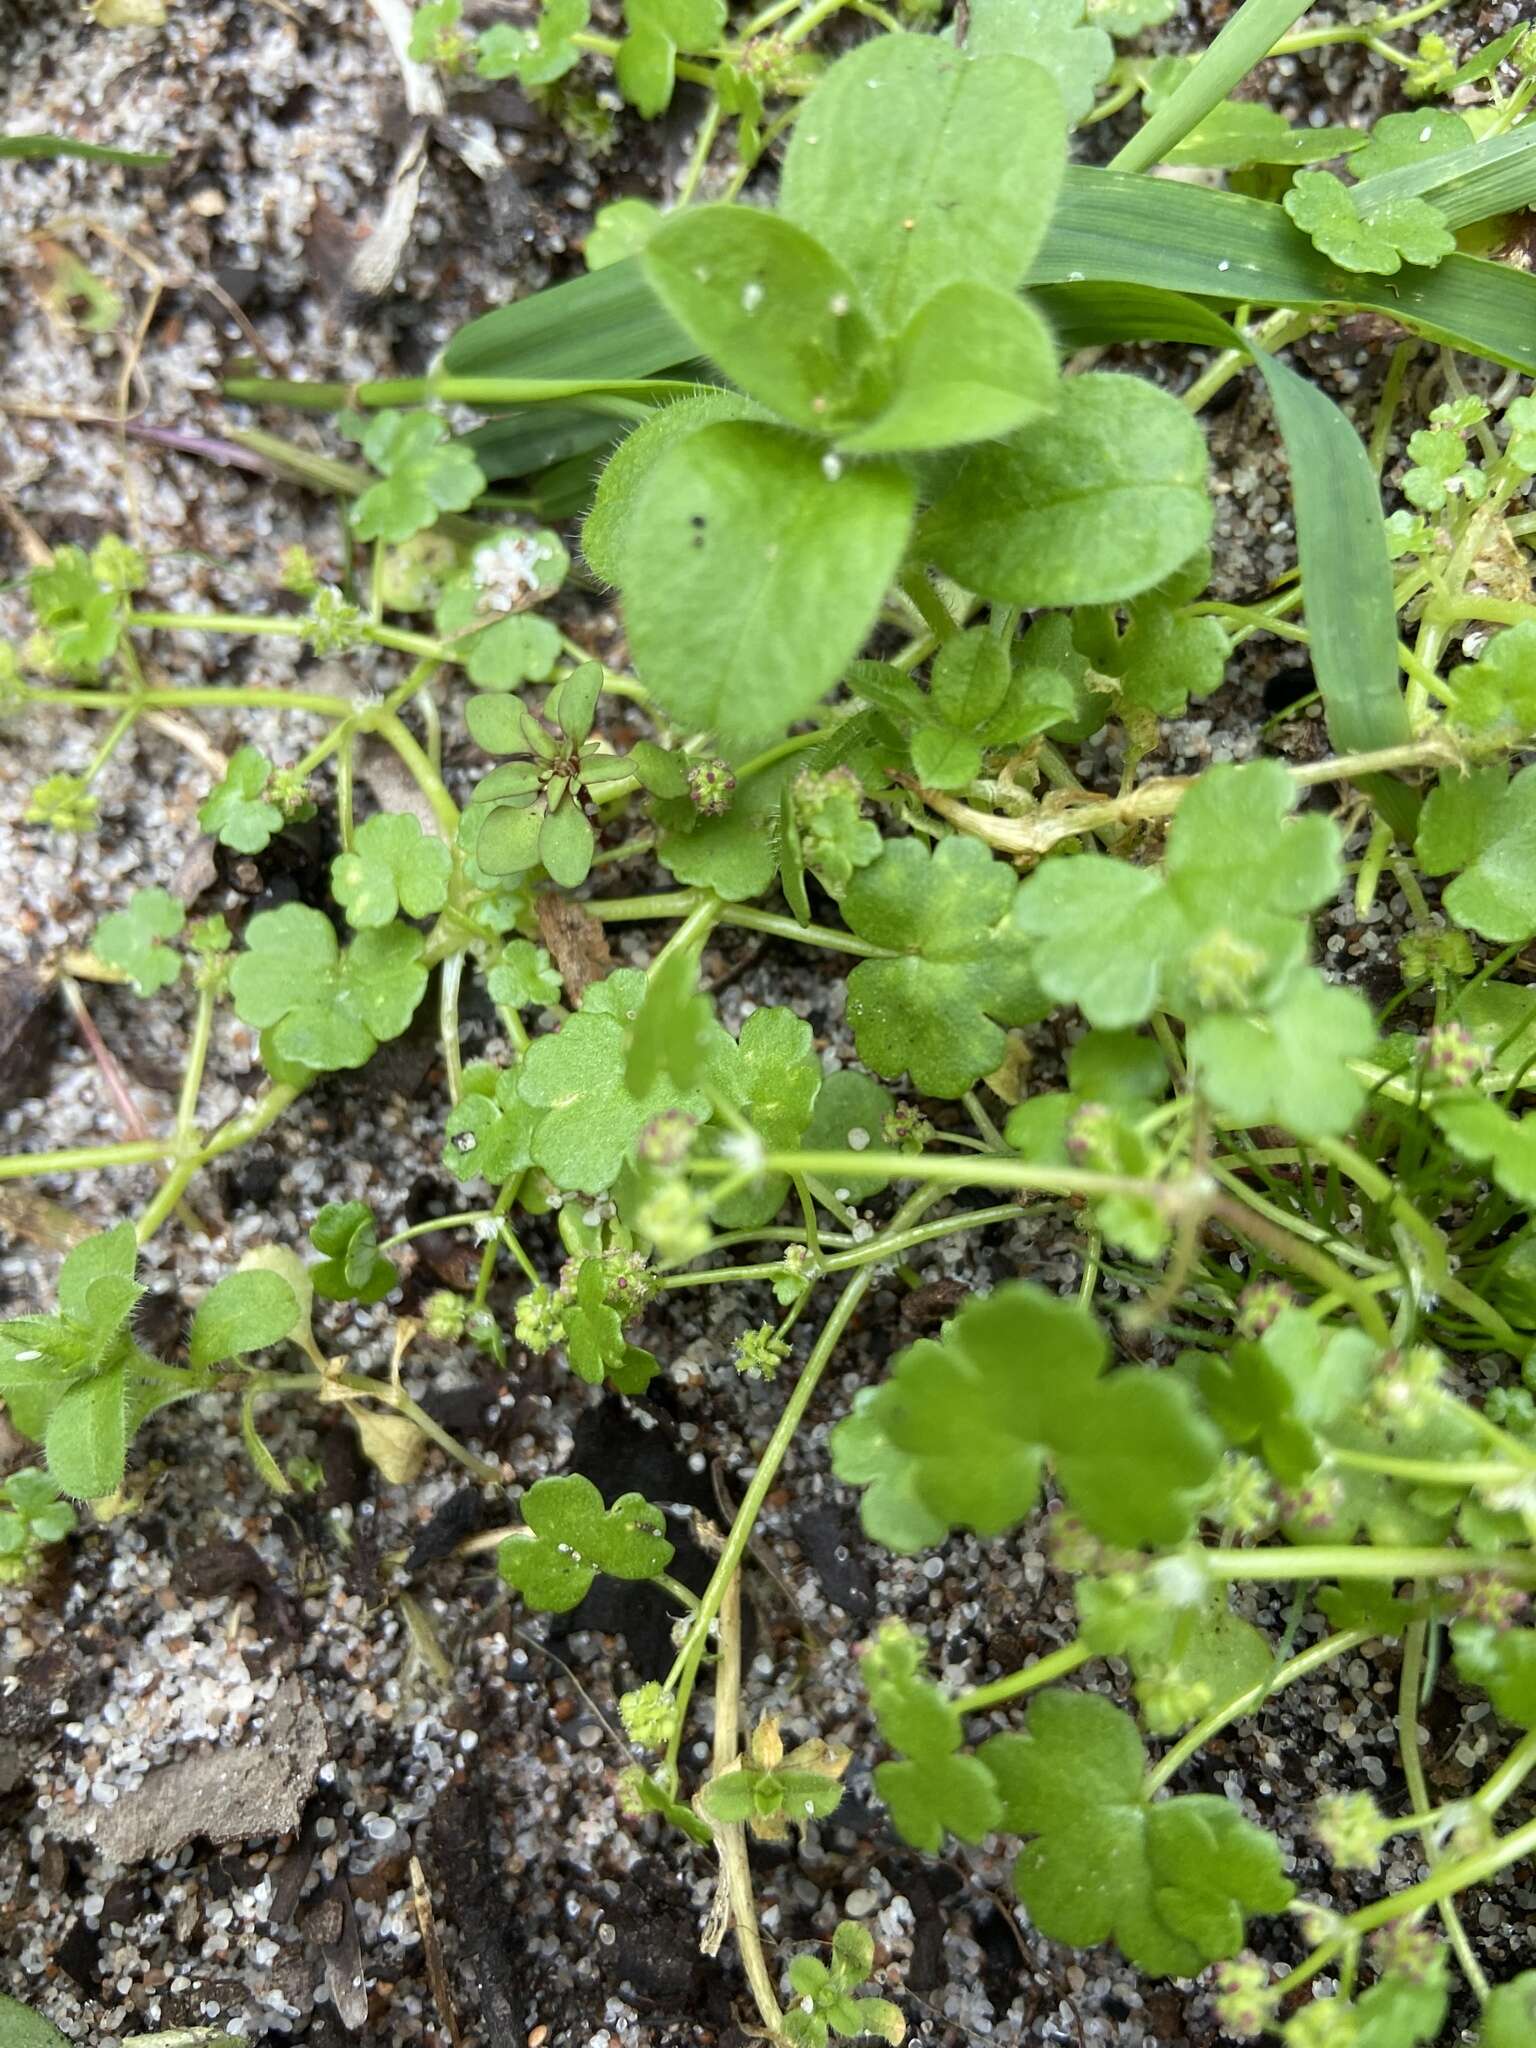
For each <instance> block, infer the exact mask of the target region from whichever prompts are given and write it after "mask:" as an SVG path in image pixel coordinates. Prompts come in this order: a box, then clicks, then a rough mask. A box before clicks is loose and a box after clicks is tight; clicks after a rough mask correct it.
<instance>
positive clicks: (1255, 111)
mask: <svg viewBox="0 0 1536 2048" xmlns="http://www.w3.org/2000/svg"><path fill="white" fill-rule="evenodd" d="M1155 103H1156V101H1155V97H1154V95H1152V94H1150V93H1149V94H1147V95H1146V96H1145V99H1144V102H1143V104H1144V105H1145V106H1146V107H1147V109H1148V111H1149V112H1150V111H1151V110H1152V108H1153V106H1154V104H1155ZM1410 118H1411V116H1410ZM1360 147H1361V138H1360V136H1359V135H1358V133H1357V132H1356V131H1355V130H1354V129H1353V128H1293V127H1292V126H1291V124H1290V122H1289V121H1287V120H1286V119H1285V117H1284V115H1283V114H1279V113H1277V112H1276V111H1275V109H1274V108H1273V107H1267V106H1264V105H1263V104H1262V103H1261V102H1260V101H1258V100H1223V101H1222V102H1221V104H1220V105H1219V106H1215V107H1212V109H1211V111H1210V112H1209V113H1208V114H1207V115H1206V116H1205V118H1204V120H1202V121H1201V123H1200V125H1199V126H1198V127H1197V128H1192V129H1191V130H1190V132H1189V133H1188V134H1187V135H1186V136H1185V137H1184V139H1183V141H1182V142H1179V143H1176V144H1175V145H1174V147H1173V148H1172V149H1170V150H1169V152H1168V154H1167V156H1166V157H1165V159H1164V161H1165V162H1166V163H1170V164H1189V165H1192V166H1195V167H1196V168H1199V169H1205V170H1230V171H1236V170H1244V169H1246V168H1247V167H1248V166H1249V165H1250V164H1314V163H1322V162H1323V161H1324V160H1325V159H1327V158H1328V157H1336V156H1343V155H1345V154H1347V153H1348V152H1349V151H1351V150H1357V149H1359V148H1360ZM1358 165H1359V159H1358V158H1357V159H1356V161H1355V163H1354V164H1352V165H1351V169H1357V168H1358Z"/></svg>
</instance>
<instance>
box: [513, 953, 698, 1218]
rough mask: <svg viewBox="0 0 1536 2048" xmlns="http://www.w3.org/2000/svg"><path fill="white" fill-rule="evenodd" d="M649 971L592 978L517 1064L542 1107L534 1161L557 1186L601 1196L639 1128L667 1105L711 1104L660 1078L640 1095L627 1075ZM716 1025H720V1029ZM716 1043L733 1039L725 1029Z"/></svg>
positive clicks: (691, 1109) (522, 1088) (530, 1098)
mask: <svg viewBox="0 0 1536 2048" xmlns="http://www.w3.org/2000/svg"><path fill="white" fill-rule="evenodd" d="M645 985H646V984H645V976H644V975H643V974H641V973H638V972H637V971H636V970H635V969H634V968H620V969H618V970H617V971H616V972H615V973H613V974H610V975H609V976H608V977H607V978H606V980H604V981H599V982H594V983H593V984H592V986H591V987H590V988H589V989H588V990H587V992H586V994H585V995H584V996H583V998H582V1004H581V1008H580V1010H579V1011H578V1012H577V1013H576V1015H575V1016H574V1017H569V1018H567V1019H566V1021H565V1023H564V1024H562V1025H561V1027H560V1029H559V1030H558V1031H554V1032H550V1033H548V1034H547V1035H546V1036H544V1037H542V1038H536V1039H535V1040H534V1042H533V1044H532V1045H531V1046H530V1047H529V1048H528V1051H527V1052H526V1053H525V1054H524V1055H523V1059H522V1062H521V1064H520V1065H519V1067H518V1069H517V1075H518V1092H519V1093H520V1094H521V1096H522V1098H523V1100H524V1101H525V1102H527V1103H529V1104H531V1105H532V1107H533V1108H535V1109H540V1110H542V1111H543V1112H544V1114H543V1115H542V1116H541V1117H540V1119H539V1122H538V1126H537V1129H536V1130H535V1132H534V1136H533V1142H532V1147H531V1149H532V1153H533V1163H534V1164H535V1165H536V1166H540V1167H542V1168H543V1169H544V1171H545V1172H546V1173H547V1174H548V1175H549V1177H550V1179H551V1180H553V1181H554V1183H555V1185H556V1187H561V1188H579V1189H581V1190H582V1191H583V1192H585V1193H587V1194H601V1193H602V1191H603V1190H604V1189H605V1188H607V1187H610V1186H611V1185H612V1184H613V1182H614V1180H615V1179H617V1177H618V1174H619V1170H620V1168H621V1167H622V1166H623V1165H624V1162H625V1160H626V1158H627V1157H628V1156H629V1148H630V1146H631V1145H632V1144H633V1142H634V1140H635V1138H636V1136H637V1135H638V1133H639V1132H640V1130H641V1129H642V1128H643V1127H644V1126H645V1125H646V1124H648V1123H649V1122H650V1120H651V1119H652V1117H654V1116H659V1115H660V1113H661V1112H662V1111H663V1110H664V1109H685V1110H687V1111H688V1113H689V1114H690V1115H693V1116H698V1117H701V1118H702V1117H703V1116H704V1115H706V1114H707V1112H708V1103H707V1102H706V1101H705V1099H704V1098H703V1097H701V1096H698V1095H694V1094H691V1093H688V1092H680V1091H679V1090H678V1089H676V1088H675V1087H674V1086H673V1085H672V1084H671V1083H670V1082H667V1081H665V1080H659V1081H657V1083H656V1084H655V1086H653V1087H652V1088H650V1089H648V1090H647V1091H646V1093H645V1094H643V1095H635V1094H633V1093H631V1091H630V1089H629V1087H628V1085H627V1083H626V1081H625V1068H626V1065H627V1060H628V1044H629V1032H630V1028H631V1027H632V1025H633V1023H634V1021H635V1018H636V1017H637V1015H638V1014H639V1010H640V1005H641V1002H642V1001H643V999H644V996H645ZM717 1028H718V1027H717ZM719 1042H720V1043H721V1044H722V1045H728V1044H729V1040H728V1039H727V1038H726V1034H725V1033H724V1032H723V1031H721V1032H720V1034H719Z"/></svg>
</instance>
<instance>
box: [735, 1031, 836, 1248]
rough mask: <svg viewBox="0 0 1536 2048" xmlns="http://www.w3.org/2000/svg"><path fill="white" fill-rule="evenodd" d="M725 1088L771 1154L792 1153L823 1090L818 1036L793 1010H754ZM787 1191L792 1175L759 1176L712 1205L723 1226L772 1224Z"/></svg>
mask: <svg viewBox="0 0 1536 2048" xmlns="http://www.w3.org/2000/svg"><path fill="white" fill-rule="evenodd" d="M727 1092H728V1093H729V1095H730V1098H731V1100H732V1102H733V1103H734V1105H735V1107H736V1108H737V1109H738V1110H739V1111H740V1112H741V1114H742V1115H743V1116H745V1117H746V1119H747V1121H748V1123H749V1124H750V1125H751V1126H752V1128H753V1130H754V1131H756V1133H757V1135H758V1137H759V1138H760V1139H761V1140H762V1143H763V1148H764V1150H765V1151H769V1152H786V1151H792V1150H793V1149H794V1147H795V1146H797V1145H798V1144H799V1143H800V1142H801V1140H802V1138H803V1137H804V1136H805V1132H806V1128H807V1126H808V1125H809V1123H810V1120H811V1114H812V1111H813V1110H814V1108H815V1105H816V1098H817V1096H818V1094H819V1093H820V1092H821V1061H820V1060H819V1059H818V1058H817V1057H816V1052H815V1034H814V1033H813V1032H812V1030H811V1027H810V1025H809V1024H807V1023H806V1022H805V1020H804V1018H803V1017H797V1016H796V1015H795V1013H794V1012H793V1010H782V1009H766V1010H754V1011H753V1013H752V1015H751V1016H750V1017H749V1018H748V1019H747V1021H746V1022H745V1024H743V1025H742V1027H741V1036H740V1039H739V1040H738V1043H737V1057H736V1061H735V1064H734V1072H733V1073H732V1074H731V1079H730V1081H729V1082H728V1084H727ZM788 1192H789V1179H788V1176H787V1175H785V1174H781V1173H775V1174H764V1175H761V1176H760V1177H759V1178H758V1179H757V1181H755V1182H754V1184H753V1185H752V1186H751V1187H747V1188H742V1189H740V1190H739V1191H738V1192H737V1193H736V1194H734V1195H728V1196H727V1197H726V1198H725V1199H724V1200H723V1201H720V1202H717V1203H716V1204H715V1206H714V1210H713V1212H712V1213H713V1215H714V1218H715V1221H716V1222H717V1223H718V1224H719V1225H720V1226H721V1228H722V1229H725V1230H751V1229H754V1228H756V1227H757V1226H758V1225H760V1224H763V1223H768V1222H771V1220H772V1219H773V1217H774V1216H775V1215H777V1213H778V1210H779V1207H780V1205H781V1204H782V1202H783V1200H784V1197H785V1196H786V1194H788Z"/></svg>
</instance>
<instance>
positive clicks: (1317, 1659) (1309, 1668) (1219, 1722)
mask: <svg viewBox="0 0 1536 2048" xmlns="http://www.w3.org/2000/svg"><path fill="white" fill-rule="evenodd" d="M1370 1640H1371V1632H1370V1630H1369V1629H1365V1628H1351V1629H1341V1630H1340V1631H1339V1633H1338V1634H1337V1635H1331V1636H1324V1638H1323V1640H1322V1641H1321V1642H1320V1643H1313V1644H1312V1645H1311V1646H1310V1647H1309V1648H1307V1649H1305V1650H1301V1651H1299V1652H1298V1653H1297V1655H1296V1656H1294V1657H1292V1658H1291V1659H1290V1660H1289V1661H1288V1662H1287V1663H1284V1664H1282V1665H1281V1666H1280V1669H1279V1670H1278V1671H1272V1672H1270V1673H1268V1674H1267V1675H1266V1676H1265V1677H1263V1678H1261V1679H1260V1680H1259V1681H1258V1683H1257V1684H1255V1685H1250V1686H1247V1687H1245V1688H1244V1690H1243V1691H1242V1692H1239V1693H1234V1694H1233V1696H1232V1698H1231V1699H1229V1700H1223V1701H1222V1703H1221V1705H1220V1706H1219V1707H1213V1708H1212V1709H1211V1711H1210V1712H1209V1713H1208V1714H1206V1715H1205V1716H1204V1717H1203V1718H1202V1719H1201V1720H1199V1721H1197V1722H1196V1723H1195V1725H1194V1727H1193V1728H1191V1729H1190V1730H1189V1731H1188V1732H1187V1733H1186V1734H1184V1735H1181V1736H1180V1737H1179V1739H1178V1741H1177V1742H1176V1743H1175V1744H1174V1745H1173V1747H1172V1749H1170V1750H1169V1751H1167V1753H1166V1754H1165V1755H1164V1756H1162V1757H1160V1758H1159V1760H1158V1761H1157V1763H1155V1764H1154V1765H1153V1766H1152V1769H1151V1770H1150V1771H1148V1773H1147V1781H1146V1796H1147V1797H1148V1798H1149V1799H1150V1798H1151V1797H1152V1795H1153V1793H1154V1792H1160V1791H1161V1790H1162V1789H1163V1787H1164V1786H1165V1785H1166V1784H1167V1783H1168V1781H1169V1780H1170V1779H1171V1778H1173V1777H1176V1776H1177V1774H1178V1773H1179V1772H1180V1771H1181V1770H1183V1768H1184V1766H1185V1764H1187V1763H1188V1762H1189V1760H1190V1758H1191V1757H1192V1756H1193V1755H1194V1754H1195V1753H1196V1751H1197V1750H1200V1749H1203V1748H1204V1747H1205V1745H1206V1743H1208V1742H1209V1741H1210V1739H1211V1737H1212V1736H1213V1735H1219V1734H1220V1732H1221V1730H1222V1729H1223V1728H1225V1727H1227V1726H1228V1725H1229V1723H1231V1722H1233V1721H1240V1720H1241V1719H1242V1717H1243V1716H1244V1715H1245V1714H1251V1713H1252V1712H1253V1710H1254V1709H1255V1707H1258V1706H1261V1705H1262V1704H1263V1702H1264V1701H1265V1700H1267V1699H1268V1698H1269V1696H1270V1695H1271V1693H1277V1692H1281V1691H1283V1690H1284V1688H1285V1687H1286V1686H1288V1685H1294V1684H1295V1683H1296V1681H1297V1680H1298V1679H1299V1678H1309V1677H1310V1676H1311V1675H1312V1673H1313V1672H1314V1671H1320V1670H1321V1669H1322V1667H1323V1666H1324V1665H1325V1664H1331V1663H1333V1661H1334V1659H1335V1658H1337V1657H1347V1656H1348V1655H1349V1653H1350V1651H1351V1650H1358V1649H1359V1648H1360V1646H1361V1644H1362V1643H1368V1642H1370Z"/></svg>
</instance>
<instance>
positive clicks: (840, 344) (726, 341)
mask: <svg viewBox="0 0 1536 2048" xmlns="http://www.w3.org/2000/svg"><path fill="white" fill-rule="evenodd" d="M642 260H643V262H644V265H645V274H646V276H647V277H648V278H649V279H650V281H651V286H652V289H653V290H654V291H655V292H656V295H657V297H658V298H659V299H660V300H661V302H662V304H663V305H664V306H665V307H666V308H667V310H668V311H669V312H670V313H671V314H672V315H673V317H674V318H675V319H676V320H677V322H678V324H679V326H681V327H683V328H685V329H686V330H687V332H688V333H689V334H690V335H691V336H692V337H693V339H694V341H696V342H697V343H698V345H699V348H700V351H701V352H702V353H703V354H705V355H708V356H711V357H713V359H714V360H715V362H717V363H718V364H719V365H720V367H721V369H722V370H724V371H725V373H726V375H727V376H728V377H729V378H731V380H732V381H733V382H734V383H736V384H739V385H740V386H741V388H742V390H743V391H746V392H748V393H749V394H750V395H751V396H752V397H753V398H756V399H758V400H760V401H761V403H762V404H764V405H766V406H768V407H769V408H770V409H771V410H772V411H774V412H776V413H778V414H779V415H780V416H781V417H782V418H784V419H786V420H790V421H792V422H793V423H794V424H795V425H796V426H800V427H806V428H809V429H810V430H811V431H813V432H816V433H823V434H833V435H835V434H838V433H839V432H840V431H841V430H842V429H843V428H844V427H845V426H847V425H848V424H850V423H854V422H858V421H860V420H864V419H868V418H869V417H870V415H871V414H872V413H873V412H875V411H876V410H878V408H879V406H880V403H881V400H882V398H883V396H884V388H883V387H884V382H885V380H884V377H883V375H882V368H881V361H880V358H881V353H882V351H881V349H880V345H879V342H878V339H877V337H876V335H875V332H874V330H873V328H872V327H871V326H870V324H869V321H868V319H867V318H866V316H865V314H864V312H863V311H862V309H861V307H860V306H859V303H858V294H857V289H856V287H855V285H854V283H853V280H852V278H850V277H849V275H848V273H847V272H846V271H845V270H844V269H843V267H842V265H841V264H839V263H837V262H835V261H834V259H833V258H832V257H831V256H829V255H828V253H827V251H826V250H825V249H824V248H823V247H822V246H821V244H820V243H819V242H818V241H817V240H816V238H815V236H814V235H808V234H807V233H806V232H805V230H804V229H803V228H797V227H795V226H793V225H792V224H791V223H790V222H789V221H787V220H783V219H781V218H780V217H779V216H778V215H777V214H772V213H763V212H762V211H760V210H759V209H758V208H757V207H751V206H699V207H689V208H687V209H686V210H685V211H684V212H682V213H677V214H674V215H672V217H671V218H670V219H669V220H668V221H667V222H666V223H665V224H664V225H663V226H662V227H661V228H660V229H659V230H658V231H657V233H656V234H655V235H654V236H653V237H652V238H651V241H650V243H649V245H648V247H647V249H646V251H645V255H644V257H643V259H642Z"/></svg>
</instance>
